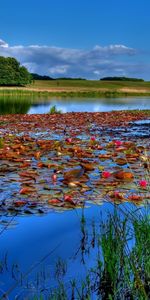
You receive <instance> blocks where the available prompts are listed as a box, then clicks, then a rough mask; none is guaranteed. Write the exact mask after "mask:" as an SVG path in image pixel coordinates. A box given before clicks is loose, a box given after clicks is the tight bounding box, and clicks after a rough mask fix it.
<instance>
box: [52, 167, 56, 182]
mask: <svg viewBox="0 0 150 300" xmlns="http://www.w3.org/2000/svg"><path fill="white" fill-rule="evenodd" d="M56 180H57V174H56V170H54V173H53V175H52V181H53V182H56Z"/></svg>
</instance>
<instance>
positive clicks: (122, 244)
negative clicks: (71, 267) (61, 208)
mask: <svg viewBox="0 0 150 300" xmlns="http://www.w3.org/2000/svg"><path fill="white" fill-rule="evenodd" d="M92 226H93V225H92ZM94 226H95V225H94ZM85 227H86V220H85V219H83V217H82V220H81V236H82V238H81V243H82V245H81V249H82V250H83V240H84V242H85V245H84V250H86V248H87V245H86V244H87V243H90V247H91V248H92V247H93V242H92V243H91V241H93V239H94V245H95V246H94V247H97V250H98V253H97V258H96V264H95V265H94V266H93V267H92V268H91V269H89V270H88V271H86V275H85V279H84V280H81V281H80V279H79V278H75V279H74V280H71V281H70V282H69V283H68V284H67V285H66V284H63V283H62V282H61V285H58V287H57V289H53V290H52V291H51V292H50V295H49V298H48V299H50V300H55V299H57V300H61V299H64V300H66V299H71V300H74V299H80V300H83V299H86V300H88V299H102V300H104V299H110V300H112V299H113V300H119V299H122V300H128V299H133V300H139V299H141V300H146V299H149V297H150V285H149V283H150V259H149V257H150V219H149V213H144V212H142V213H141V210H140V211H138V210H136V213H135V211H133V212H132V213H131V215H130V218H128V213H127V215H126V214H121V213H120V211H119V210H118V208H117V207H115V208H114V213H113V214H109V215H108V218H107V220H105V221H102V220H100V222H99V224H98V226H96V231H95V229H94V230H93V229H92V230H90V232H93V235H92V238H90V242H89V239H88V238H86V235H87V228H85ZM93 228H94V227H93ZM88 230H89V229H88ZM95 233H96V234H95Z"/></svg>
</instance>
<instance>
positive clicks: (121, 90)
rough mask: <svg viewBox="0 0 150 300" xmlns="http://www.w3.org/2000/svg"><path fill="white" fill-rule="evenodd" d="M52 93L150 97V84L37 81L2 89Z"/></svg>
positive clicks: (18, 91) (14, 91) (15, 91)
mask: <svg viewBox="0 0 150 300" xmlns="http://www.w3.org/2000/svg"><path fill="white" fill-rule="evenodd" d="M35 92H37V93H52V94H56V95H58V94H59V95H60V94H62V95H65V94H66V95H81V96H84V95H85V96H87V95H90V96H94V95H95V96H101V95H102V96H104V95H105V96H117V95H118V96H121V95H123V96H129V95H131V96H132V95H134V96H135V95H147V96H149V95H150V82H136V81H96V80H35V81H34V82H33V83H32V84H30V85H28V86H26V87H20V88H19V87H7V88H6V87H0V93H1V94H2V93H4V94H8V93H13V94H14V93H35Z"/></svg>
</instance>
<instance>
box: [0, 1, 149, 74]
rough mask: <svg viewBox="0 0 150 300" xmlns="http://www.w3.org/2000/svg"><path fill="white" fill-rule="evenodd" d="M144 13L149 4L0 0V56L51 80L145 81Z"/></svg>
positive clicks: (146, 15)
mask: <svg viewBox="0 0 150 300" xmlns="http://www.w3.org/2000/svg"><path fill="white" fill-rule="evenodd" d="M22 2H23V3H22ZM149 11H150V1H149V0H143V1H141V0H107V1H103V0H92V1H91V0H76V1H75V0H57V1H54V0H53V1H52V0H43V1H41V0H26V1H20V0H14V1H12V0H5V2H4V1H3V3H1V9H0V55H3V56H13V57H16V58H17V59H18V60H19V61H20V63H21V64H23V65H25V66H26V67H27V68H28V69H29V71H31V72H36V73H39V74H45V75H49V76H52V77H68V76H69V77H71V76H72V77H84V78H90V79H99V78H101V77H104V76H130V77H140V78H144V79H146V80H150V39H149V32H150V18H149Z"/></svg>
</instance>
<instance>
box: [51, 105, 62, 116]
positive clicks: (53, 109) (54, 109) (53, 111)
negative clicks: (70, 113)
mask: <svg viewBox="0 0 150 300" xmlns="http://www.w3.org/2000/svg"><path fill="white" fill-rule="evenodd" d="M61 113H62V111H61V110H58V109H57V108H56V105H53V106H52V107H51V108H50V111H49V114H51V115H53V114H61Z"/></svg>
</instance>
